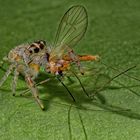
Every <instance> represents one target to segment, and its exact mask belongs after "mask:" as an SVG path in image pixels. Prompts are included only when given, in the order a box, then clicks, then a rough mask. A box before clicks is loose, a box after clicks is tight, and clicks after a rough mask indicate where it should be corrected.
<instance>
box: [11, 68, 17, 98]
mask: <svg viewBox="0 0 140 140" xmlns="http://www.w3.org/2000/svg"><path fill="white" fill-rule="evenodd" d="M18 76H19V72H18V71H17V69H15V71H14V78H13V82H12V93H13V96H15V92H16V86H17V80H18Z"/></svg>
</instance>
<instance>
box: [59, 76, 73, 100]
mask: <svg viewBox="0 0 140 140" xmlns="http://www.w3.org/2000/svg"><path fill="white" fill-rule="evenodd" d="M57 79H58V80H59V81H60V83H61V84H62V85H63V86H64V88H65V89H66V90H67V91H68V93H69V94H70V96H71V97H72V99H73V101H74V102H75V98H74V97H73V95H72V94H71V92H70V91H69V89H68V88H67V87H66V85H65V84H64V83H63V82H62V80H61V79H60V78H58V77H57Z"/></svg>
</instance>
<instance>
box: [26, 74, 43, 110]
mask: <svg viewBox="0 0 140 140" xmlns="http://www.w3.org/2000/svg"><path fill="white" fill-rule="evenodd" d="M25 80H26V82H27V84H28V87H29V89H30V90H31V92H32V95H33V97H34V98H35V100H36V102H37V103H38V104H39V106H40V108H41V109H42V110H45V108H44V105H43V103H42V102H41V100H40V99H39V95H38V90H37V88H36V86H35V83H34V81H33V80H32V78H31V76H29V75H27V76H25Z"/></svg>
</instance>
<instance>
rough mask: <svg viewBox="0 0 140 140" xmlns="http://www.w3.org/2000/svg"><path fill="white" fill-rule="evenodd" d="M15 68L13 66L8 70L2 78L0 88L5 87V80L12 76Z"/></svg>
mask: <svg viewBox="0 0 140 140" xmlns="http://www.w3.org/2000/svg"><path fill="white" fill-rule="evenodd" d="M13 68H14V65H13V64H11V65H10V66H9V68H8V70H7V71H6V73H5V74H4V76H3V77H2V79H1V80H0V87H1V86H2V85H3V83H4V82H5V80H6V79H7V78H8V76H9V75H10V74H11V72H12V70H13Z"/></svg>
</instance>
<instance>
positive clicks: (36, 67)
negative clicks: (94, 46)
mask: <svg viewBox="0 0 140 140" xmlns="http://www.w3.org/2000/svg"><path fill="white" fill-rule="evenodd" d="M87 26H88V15H87V11H86V9H85V8H84V7H83V6H80V5H76V6H73V7H71V8H70V9H69V10H68V11H67V12H66V13H65V14H64V16H63V17H62V19H61V21H60V24H59V27H58V30H57V33H56V37H55V41H54V43H53V44H52V45H46V42H45V41H43V40H39V41H35V42H33V43H31V44H23V45H19V46H17V47H16V48H14V49H12V50H11V51H10V52H9V54H8V56H7V57H6V59H4V60H6V61H8V63H10V66H9V69H8V70H7V71H6V73H5V75H4V76H3V78H2V79H1V80H0V86H2V85H3V83H4V82H5V80H6V79H7V77H8V76H9V75H10V74H11V72H12V71H14V77H13V82H12V91H13V95H15V91H16V84H17V80H18V75H19V74H22V75H24V77H25V81H26V83H27V85H28V87H29V89H30V91H31V93H32V95H33V97H34V98H35V100H36V102H37V103H38V104H39V106H40V108H41V109H42V110H44V105H43V103H42V102H41V100H40V99H39V95H38V90H37V87H36V83H35V81H34V80H35V78H36V77H37V75H38V73H39V71H40V68H41V67H42V68H43V69H44V71H45V72H47V73H51V74H52V75H55V76H56V77H57V79H58V80H59V81H60V82H61V83H62V85H63V86H64V87H65V88H66V86H65V85H64V83H63V81H62V80H61V77H63V76H64V75H65V74H66V73H67V71H70V69H71V65H76V66H77V67H78V69H79V71H80V73H81V74H84V71H83V69H82V67H81V64H80V62H81V61H94V60H98V58H99V57H98V56H96V55H95V56H94V55H77V54H76V53H75V52H74V50H73V49H72V48H73V46H75V45H76V44H77V43H78V42H79V41H80V40H81V39H82V38H83V36H84V34H85V32H86V30H87ZM78 80H79V79H78ZM67 90H68V89H67ZM83 90H84V87H83ZM68 92H69V90H68ZM69 93H70V92H69ZM70 94H71V93H70ZM71 96H72V95H71ZM72 97H73V96H72ZM73 99H74V98H73Z"/></svg>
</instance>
